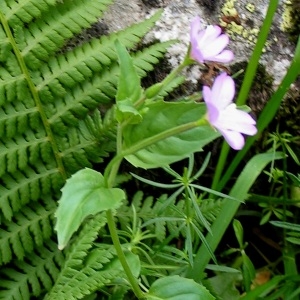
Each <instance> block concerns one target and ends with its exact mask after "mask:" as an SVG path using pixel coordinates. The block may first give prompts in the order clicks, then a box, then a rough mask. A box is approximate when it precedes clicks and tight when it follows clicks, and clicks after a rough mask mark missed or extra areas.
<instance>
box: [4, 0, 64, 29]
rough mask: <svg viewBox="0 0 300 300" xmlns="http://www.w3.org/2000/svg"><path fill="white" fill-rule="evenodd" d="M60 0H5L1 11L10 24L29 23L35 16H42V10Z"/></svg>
mask: <svg viewBox="0 0 300 300" xmlns="http://www.w3.org/2000/svg"><path fill="white" fill-rule="evenodd" d="M57 1H58V0H31V1H13V0H3V1H1V4H0V11H2V13H3V14H5V16H6V18H7V20H8V22H9V25H10V26H15V25H17V24H18V25H20V24H22V23H29V22H30V21H31V20H32V19H33V18H38V17H40V16H41V14H42V12H46V11H48V10H49V9H51V8H52V7H53V6H54V5H55V3H56V2H57Z"/></svg>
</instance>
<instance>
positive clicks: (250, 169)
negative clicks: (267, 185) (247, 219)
mask: <svg viewBox="0 0 300 300" xmlns="http://www.w3.org/2000/svg"><path fill="white" fill-rule="evenodd" d="M283 157H284V156H283V153H280V152H275V153H261V154H257V155H256V156H254V157H252V158H251V159H250V160H249V162H248V163H247V165H246V166H245V167H244V169H243V171H242V172H241V173H240V175H239V177H238V179H237V180H236V181H235V184H234V186H233V187H232V189H231V191H230V193H229V196H231V197H235V198H238V199H240V200H245V199H246V198H247V196H248V191H249V189H250V188H251V186H252V185H253V183H254V182H255V180H256V178H257V177H258V176H259V175H260V174H261V172H262V171H263V169H264V168H265V166H266V165H267V164H268V163H269V162H271V161H273V160H274V159H281V158H283ZM239 206H240V203H239V202H237V201H232V200H230V199H224V200H223V201H222V207H221V210H220V212H219V215H218V216H217V218H216V220H215V221H214V223H213V224H212V226H211V231H212V234H209V235H207V237H206V240H207V242H208V243H209V245H210V247H211V249H212V250H213V251H214V250H215V249H216V248H217V246H218V244H219V242H220V240H221V238H222V237H223V235H224V232H225V231H226V229H227V227H228V225H229V224H230V222H231V220H232V219H233V218H234V215H235V213H236V212H237V210H238V208H239ZM210 258H211V257H210V253H209V252H208V251H207V248H206V247H205V246H204V245H201V246H200V248H199V250H198V252H197V254H196V257H195V259H194V268H190V270H188V273H187V274H188V276H189V277H191V278H193V279H195V280H199V279H201V276H202V275H203V271H204V269H205V267H206V265H207V264H208V262H209V260H210ZM253 299H255V298H253Z"/></svg>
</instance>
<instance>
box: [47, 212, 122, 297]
mask: <svg viewBox="0 0 300 300" xmlns="http://www.w3.org/2000/svg"><path fill="white" fill-rule="evenodd" d="M105 224H106V218H105V216H104V213H100V214H98V215H96V216H95V217H94V218H92V219H90V220H88V221H87V222H86V223H85V224H84V226H83V228H82V230H81V231H80V233H79V235H78V236H77V237H76V239H74V241H73V243H72V244H71V245H70V247H69V248H68V249H66V251H67V255H66V260H65V264H64V266H63V268H62V270H61V272H60V273H59V276H58V278H57V280H56V282H55V284H54V286H53V288H52V289H51V291H50V292H49V293H48V295H47V296H46V298H45V299H48V300H50V299H53V300H54V299H55V300H56V299H58V300H59V299H81V298H82V297H83V296H84V295H88V294H90V293H92V292H93V291H96V290H97V289H98V288H99V287H101V286H103V285H104V284H106V283H108V282H110V281H111V280H112V279H113V278H115V277H116V276H117V275H118V273H119V272H120V270H117V269H112V270H111V269H110V268H107V269H105V268H104V265H105V264H108V263H109V262H110V261H111V260H112V259H113V258H114V257H115V255H114V250H113V249H110V250H109V249H100V248H95V249H91V248H92V245H93V244H92V243H93V241H94V240H95V239H96V237H97V234H98V231H99V229H100V228H101V227H102V226H104V225H105Z"/></svg>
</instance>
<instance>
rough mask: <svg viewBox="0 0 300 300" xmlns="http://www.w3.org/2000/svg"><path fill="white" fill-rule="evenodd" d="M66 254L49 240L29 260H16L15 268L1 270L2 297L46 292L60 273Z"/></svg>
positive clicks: (26, 296) (8, 298)
mask: <svg viewBox="0 0 300 300" xmlns="http://www.w3.org/2000/svg"><path fill="white" fill-rule="evenodd" d="M63 262H64V255H63V253H62V252H61V251H59V250H58V249H57V244H56V243H54V242H53V241H51V240H49V241H48V242H47V243H46V244H45V245H44V247H40V248H37V250H36V253H31V255H30V256H29V257H28V259H27V261H26V262H25V261H15V262H14V268H13V267H7V268H3V269H2V270H1V271H0V276H1V281H0V287H1V291H0V299H3V300H16V299H23V300H29V299H32V296H36V297H37V296H40V295H41V294H45V290H46V291H49V290H50V289H51V287H52V285H53V282H54V281H55V280H56V278H57V277H58V275H59V272H60V268H61V266H62V265H63Z"/></svg>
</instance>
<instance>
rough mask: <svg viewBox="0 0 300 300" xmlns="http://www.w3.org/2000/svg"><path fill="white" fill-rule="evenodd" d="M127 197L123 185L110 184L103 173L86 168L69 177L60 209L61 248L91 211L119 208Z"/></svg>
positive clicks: (59, 240) (57, 225) (57, 215)
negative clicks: (112, 186) (108, 185)
mask: <svg viewBox="0 0 300 300" xmlns="http://www.w3.org/2000/svg"><path fill="white" fill-rule="evenodd" d="M123 199H125V194H124V192H123V191H122V190H121V189H117V188H106V187H105V182H104V177H103V176H102V174H100V173H98V172H96V171H94V170H91V169H87V168H86V169H83V170H80V171H79V172H77V173H76V174H74V175H73V176H72V177H71V178H70V179H68V180H67V182H66V184H65V186H64V187H63V188H62V197H61V199H60V200H59V205H58V209H57V211H56V214H55V216H56V218H57V222H56V226H55V230H56V231H57V237H58V248H59V249H63V248H64V247H65V246H66V245H67V243H68V241H69V240H70V238H71V236H72V234H73V233H74V232H75V231H76V230H77V229H78V228H79V226H80V224H81V223H82V221H83V220H84V219H85V218H86V217H87V216H89V215H95V214H97V213H99V212H101V211H105V210H108V209H116V208H117V207H119V206H120V205H121V201H122V200H123Z"/></svg>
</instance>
